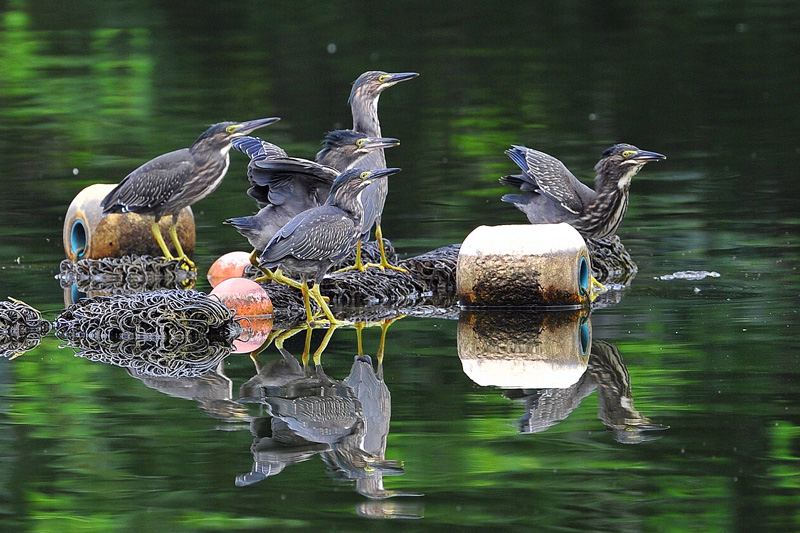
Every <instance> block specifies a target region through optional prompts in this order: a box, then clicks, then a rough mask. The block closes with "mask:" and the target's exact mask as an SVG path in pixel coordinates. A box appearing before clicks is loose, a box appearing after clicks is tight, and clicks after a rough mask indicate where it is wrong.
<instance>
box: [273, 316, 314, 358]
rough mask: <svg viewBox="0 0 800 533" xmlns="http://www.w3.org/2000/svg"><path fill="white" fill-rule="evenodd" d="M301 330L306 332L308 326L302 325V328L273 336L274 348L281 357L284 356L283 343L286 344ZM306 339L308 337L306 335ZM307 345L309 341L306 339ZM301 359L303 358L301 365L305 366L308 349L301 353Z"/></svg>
mask: <svg viewBox="0 0 800 533" xmlns="http://www.w3.org/2000/svg"><path fill="white" fill-rule="evenodd" d="M303 330H308V326H306V325H305V324H303V325H302V326H297V327H293V328H291V329H287V330H283V331H281V332H280V333H279V334H278V335H276V336H275V348H277V349H278V351H279V352H281V355H283V354H284V349H283V343H284V342H286V340H287V339H290V338H291V337H294V336H295V335H297V334H298V333H300V332H301V331H303ZM306 337H308V333H306ZM308 344H309V339H308V338H306V345H308ZM303 357H304V360H303V361H304V362H303V364H304V365H305V364H307V363H308V349H306V350H305V351H304V352H303Z"/></svg>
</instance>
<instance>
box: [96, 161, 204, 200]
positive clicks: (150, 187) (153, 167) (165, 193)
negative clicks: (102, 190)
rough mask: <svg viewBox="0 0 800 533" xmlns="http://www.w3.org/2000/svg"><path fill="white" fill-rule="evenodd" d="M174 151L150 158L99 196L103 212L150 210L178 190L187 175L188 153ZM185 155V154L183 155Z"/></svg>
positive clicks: (168, 198) (190, 169)
mask: <svg viewBox="0 0 800 533" xmlns="http://www.w3.org/2000/svg"><path fill="white" fill-rule="evenodd" d="M185 150H186V152H187V153H186V154H182V153H180V152H183V150H177V151H175V152H170V153H168V154H163V155H160V156H158V157H156V158H155V159H151V160H150V161H148V162H147V163H145V164H144V165H142V166H140V167H139V168H137V169H136V170H134V171H133V172H131V173H130V174H128V175H127V176H125V179H123V180H122V181H121V182H120V183H119V185H117V187H116V188H115V189H114V190H113V191H111V192H110V193H109V194H108V196H106V197H105V198H104V199H103V202H102V206H103V208H104V212H106V213H109V212H113V211H123V212H126V211H132V212H134V213H135V212H137V211H140V210H150V209H154V208H156V207H158V206H160V205H163V204H164V203H166V202H167V201H169V200H170V198H172V197H173V196H174V195H175V194H177V193H179V192H180V190H181V188H182V186H183V185H184V183H185V181H186V179H187V177H190V176H191V172H192V168H193V167H192V163H191V159H190V158H191V156H190V155H189V154H188V149H185ZM184 156H185V157H184Z"/></svg>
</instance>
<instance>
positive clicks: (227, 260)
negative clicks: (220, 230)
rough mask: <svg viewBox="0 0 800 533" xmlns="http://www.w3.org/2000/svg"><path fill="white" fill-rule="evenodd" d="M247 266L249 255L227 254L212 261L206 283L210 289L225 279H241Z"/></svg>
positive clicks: (244, 253) (239, 253) (241, 253)
mask: <svg viewBox="0 0 800 533" xmlns="http://www.w3.org/2000/svg"><path fill="white" fill-rule="evenodd" d="M249 264H250V254H249V253H247V252H228V253H227V254H225V255H223V256H221V257H220V258H219V259H217V260H216V261H214V264H213V265H211V268H209V269H208V276H207V277H208V282H209V283H210V284H211V286H212V287H216V286H217V285H219V284H220V283H221V282H223V281H225V280H226V279H231V278H241V277H242V275H243V274H244V269H245V268H246V267H247V265H249ZM270 312H271V311H270Z"/></svg>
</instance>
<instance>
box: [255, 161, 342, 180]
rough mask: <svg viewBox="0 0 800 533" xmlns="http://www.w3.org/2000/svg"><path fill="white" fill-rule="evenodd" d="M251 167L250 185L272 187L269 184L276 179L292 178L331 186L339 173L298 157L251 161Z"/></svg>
mask: <svg viewBox="0 0 800 533" xmlns="http://www.w3.org/2000/svg"><path fill="white" fill-rule="evenodd" d="M252 167H253V171H254V172H253V174H254V175H253V177H252V179H251V183H252V184H253V185H272V183H271V182H272V181H273V180H274V179H276V178H277V177H280V178H281V179H289V178H292V177H294V176H302V177H305V178H309V179H313V180H316V181H320V182H322V183H327V184H331V183H333V181H334V180H335V179H336V178H337V177H338V176H339V171H338V170H336V169H335V168H331V167H327V166H325V165H320V164H319V163H315V162H314V161H309V160H308V159H301V158H299V157H280V158H272V159H265V160H261V161H253V162H252ZM256 170H257V172H256ZM253 181H255V183H253Z"/></svg>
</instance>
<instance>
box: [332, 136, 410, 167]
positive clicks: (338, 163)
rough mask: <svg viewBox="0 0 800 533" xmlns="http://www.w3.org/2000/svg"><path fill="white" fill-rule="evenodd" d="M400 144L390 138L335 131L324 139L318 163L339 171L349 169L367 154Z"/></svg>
mask: <svg viewBox="0 0 800 533" xmlns="http://www.w3.org/2000/svg"><path fill="white" fill-rule="evenodd" d="M399 144H400V141H398V140H397V139H392V138H390V137H368V136H366V135H364V134H363V133H360V132H357V131H353V130H335V131H332V132H330V133H328V134H327V135H326V136H325V139H323V141H322V150H320V151H319V153H317V162H319V163H321V164H323V165H328V166H331V167H334V168H338V169H343V170H344V169H349V168H351V167H352V166H353V165H355V164H356V163H357V162H358V161H359V160H361V159H362V158H364V157H365V156H366V155H367V154H369V153H371V152H373V151H375V150H379V149H381V148H391V147H393V146H397V145H399Z"/></svg>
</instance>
